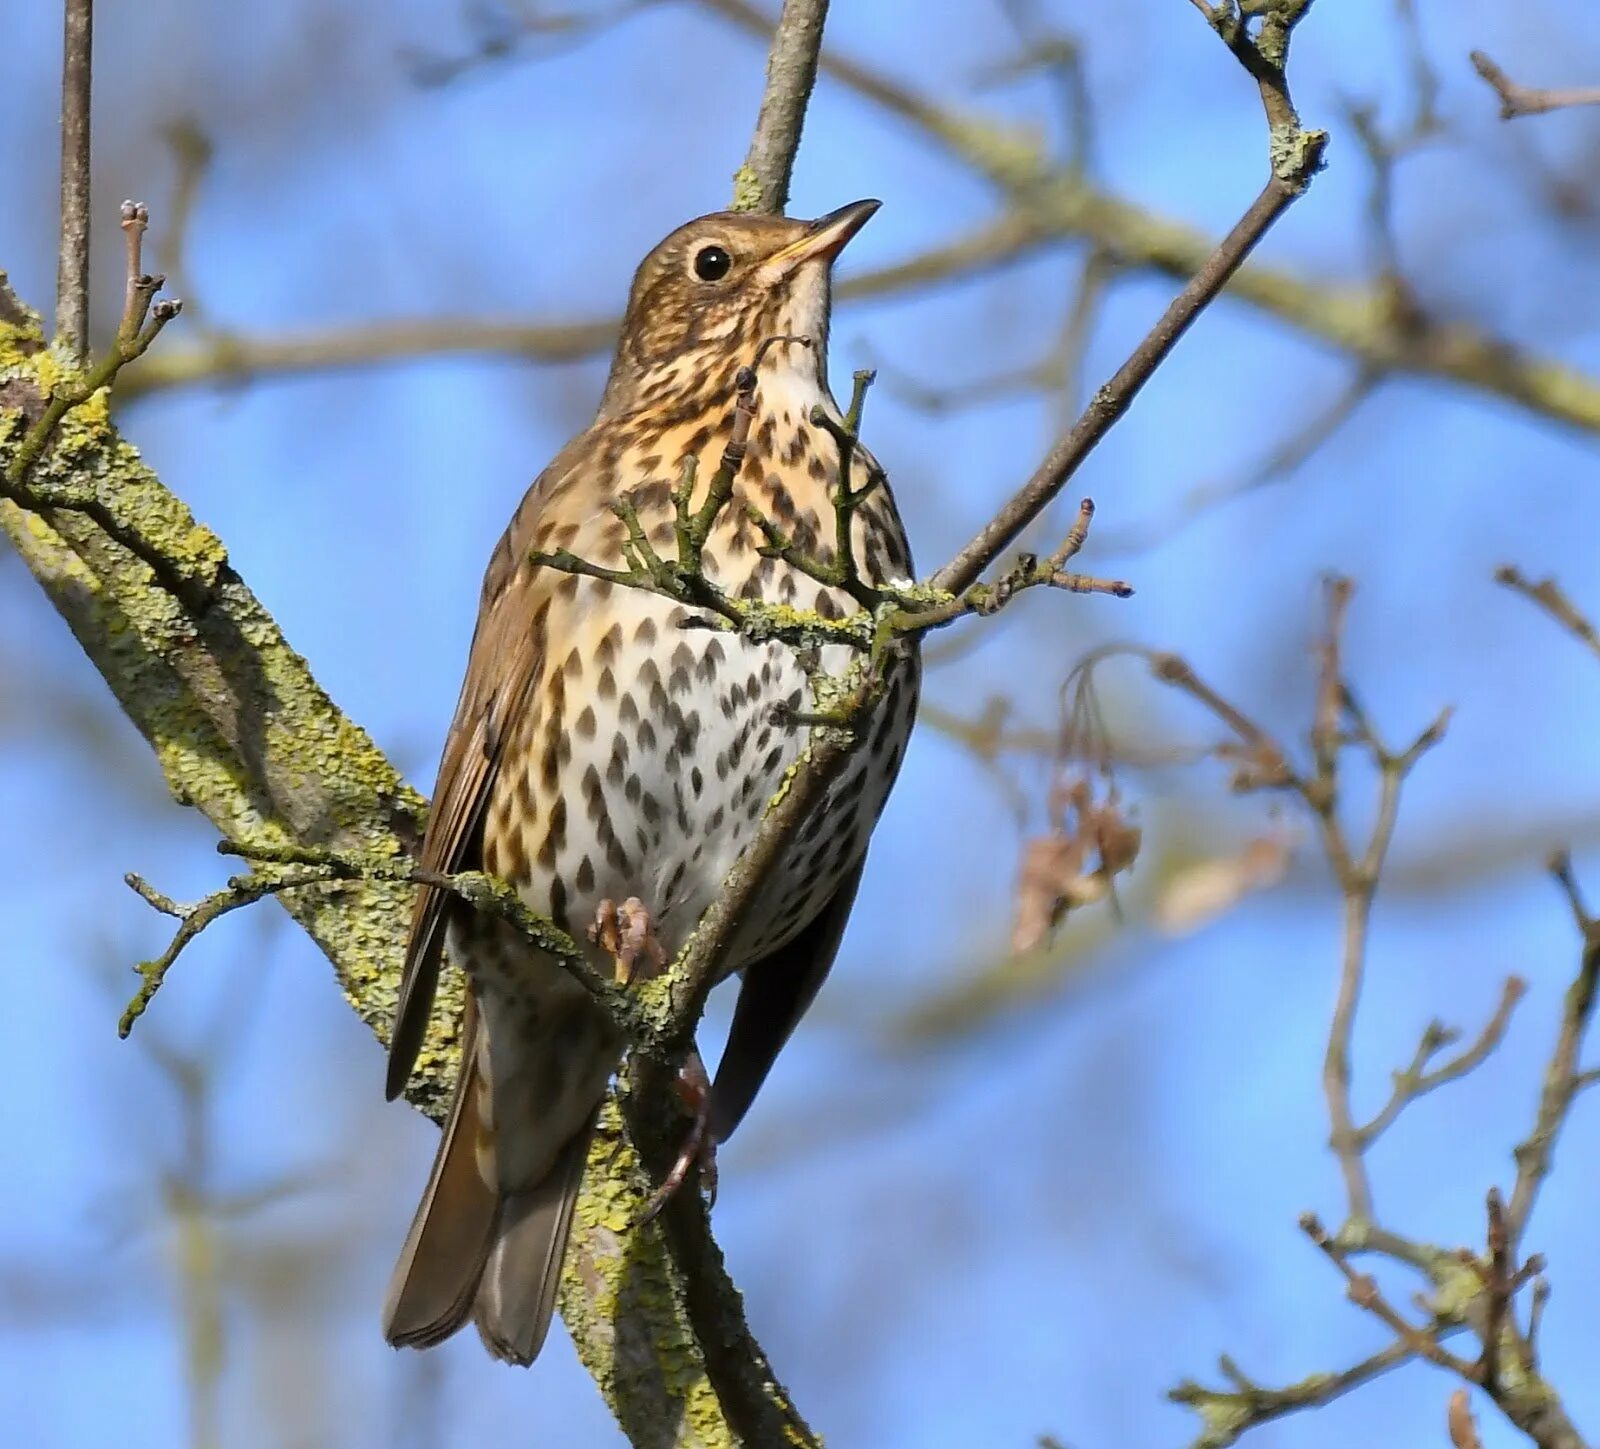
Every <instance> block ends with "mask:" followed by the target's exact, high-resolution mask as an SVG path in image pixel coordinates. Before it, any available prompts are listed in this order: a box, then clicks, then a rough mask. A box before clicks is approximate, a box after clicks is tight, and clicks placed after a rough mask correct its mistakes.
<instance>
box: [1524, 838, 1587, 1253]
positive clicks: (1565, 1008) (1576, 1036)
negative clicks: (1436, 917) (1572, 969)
mask: <svg viewBox="0 0 1600 1449" xmlns="http://www.w3.org/2000/svg"><path fill="white" fill-rule="evenodd" d="M1550 873H1551V874H1552V875H1553V876H1554V877H1555V880H1556V883H1557V885H1559V886H1560V887H1561V891H1562V893H1563V894H1564V895H1565V896H1566V898H1567V903H1568V905H1569V906H1570V907H1571V910H1572V914H1573V918H1574V920H1575V922H1576V923H1577V926H1578V932H1579V936H1580V938H1581V948H1580V951H1579V957H1578V971H1577V975H1576V976H1574V978H1573V980H1572V984H1571V985H1570V986H1569V987H1568V988H1567V995H1566V999H1565V1001H1564V1002H1563V1004H1562V1010H1561V1025H1560V1028H1559V1029H1558V1031H1557V1033H1556V1044H1555V1049H1554V1051H1553V1052H1552V1053H1551V1056H1550V1065H1549V1066H1548V1067H1547V1068H1546V1069H1545V1077H1544V1088H1543V1090H1542V1091H1541V1092H1540V1094H1539V1108H1538V1112H1537V1114H1536V1116H1535V1118H1534V1124H1533V1130H1532V1132H1530V1133H1529V1134H1528V1136H1527V1137H1526V1138H1525V1139H1524V1140H1523V1141H1522V1142H1520V1143H1518V1144H1517V1148H1516V1161H1517V1181H1516V1186H1515V1188H1514V1189H1513V1190H1512V1193H1511V1204H1510V1206H1509V1208H1508V1209H1507V1211H1506V1230H1507V1233H1508V1234H1509V1237H1510V1242H1511V1246H1512V1249H1513V1250H1515V1248H1516V1246H1517V1244H1518V1243H1520V1242H1521V1241H1522V1236H1523V1234H1524V1232H1526V1230H1527V1226H1528V1218H1529V1217H1530V1216H1531V1214H1532V1212H1533V1204H1534V1200H1535V1199H1536V1198H1537V1196H1538V1194H1539V1189H1540V1188H1541V1187H1542V1186H1543V1184H1544V1181H1545V1179H1546V1178H1547V1177H1548V1176H1549V1175H1550V1166H1551V1162H1552V1160H1553V1158H1554V1155H1555V1146H1556V1140H1557V1138H1558V1137H1559V1136H1560V1135H1561V1129H1562V1128H1563V1126H1565V1124H1566V1120H1567V1114H1568V1112H1570V1111H1571V1108H1572V1103H1573V1101H1574V1099H1575V1098H1576V1097H1577V1096H1578V1094H1579V1092H1581V1091H1582V1090H1583V1088H1584V1087H1585V1086H1586V1085H1588V1084H1589V1083H1590V1082H1592V1081H1593V1080H1594V1077H1593V1074H1592V1073H1586V1072H1583V1071H1581V1070H1580V1069H1579V1065H1578V1061H1579V1057H1580V1055H1581V1053H1582V1050H1583V1043H1584V1038H1585V1036H1586V1034H1587V1033H1588V1030H1589V1024H1590V1022H1591V1021H1592V1020H1593V1018H1594V1012H1595V998H1596V995H1597V987H1600V919H1597V918H1596V917H1594V916H1592V915H1590V914H1589V912H1588V908H1587V907H1586V906H1585V905H1584V903H1583V898H1582V896H1581V895H1580V894H1579V892H1578V884H1577V881H1576V879H1575V878H1574V877H1573V874H1572V862H1571V861H1570V860H1569V859H1568V858H1567V856H1566V854H1565V853H1560V854H1557V855H1556V856H1555V857H1554V858H1553V859H1552V860H1551V862H1550Z"/></svg>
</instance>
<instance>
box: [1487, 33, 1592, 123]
mask: <svg viewBox="0 0 1600 1449" xmlns="http://www.w3.org/2000/svg"><path fill="white" fill-rule="evenodd" d="M1467 58H1468V59H1469V60H1470V61H1471V62H1472V68H1473V69H1474V70H1475V71H1477V72H1478V74H1479V75H1481V76H1482V77H1483V78H1484V79H1485V80H1486V81H1488V82H1489V84H1490V85H1491V86H1492V87H1493V88H1494V93H1495V94H1496V95H1497V96H1499V97H1500V119H1501V120H1502V121H1511V120H1515V119H1516V118H1517V117H1518V116H1537V115H1539V114H1541V113H1542V112H1544V111H1560V110H1565V109H1566V108H1567V107H1569V106H1600V86H1568V87H1565V88H1550V89H1540V88H1537V87H1534V86H1521V85H1518V84H1517V83H1516V82H1515V81H1514V80H1512V79H1511V77H1510V76H1508V75H1507V74H1506V73H1505V72H1504V71H1503V70H1501V69H1500V67H1499V66H1497V65H1496V64H1495V63H1494V62H1493V61H1492V60H1490V59H1489V57H1488V56H1486V55H1485V54H1484V53H1483V52H1482V51H1481V50H1474V51H1472V52H1471V54H1470V55H1469V56H1468V57H1467Z"/></svg>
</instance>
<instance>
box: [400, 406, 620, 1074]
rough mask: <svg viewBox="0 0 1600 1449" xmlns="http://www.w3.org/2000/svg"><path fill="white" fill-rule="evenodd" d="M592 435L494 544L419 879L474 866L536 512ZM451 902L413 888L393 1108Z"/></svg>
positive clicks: (508, 720)
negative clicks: (422, 875)
mask: <svg viewBox="0 0 1600 1449" xmlns="http://www.w3.org/2000/svg"><path fill="white" fill-rule="evenodd" d="M590 437H591V435H590V434H588V433H584V434H580V435H579V436H578V437H576V438H574V439H573V440H572V442H570V443H568V444H567V446H566V447H565V448H563V449H562V451H561V452H560V453H559V454H557V455H556V458H555V460H554V462H552V463H551V464H550V466H549V467H548V468H546V469H545V471H544V472H543V473H542V474H540V475H539V478H538V479H537V480H536V481H535V483H534V485H533V487H531V488H530V489H529V490H528V491H527V493H526V494H524V495H523V499H522V502H521V503H520V504H519V505H518V506H517V511H516V512H515V513H514V514H513V515H512V517H511V523H510V524H509V526H508V527H507V528H506V531H505V532H504V533H503V534H502V535H501V536H500V542H499V543H498V544H496V545H495V550H494V554H493V556H492V557H491V558H490V560H489V568H488V571H487V572H486V573H485V574H484V579H483V600H482V603H481V605H480V606H479V610H478V627H477V629H476V630H475V631H474V633H473V636H472V653H471V655H470V656H469V657H468V659H467V677H466V679H465V681H464V682H463V683H462V686H461V698H460V700H458V701H457V703H456V713H455V718H454V719H453V720H452V721H451V724H450V733H449V734H448V735H447V736H446V737H445V744H444V757H443V759H442V760H441V761H440V763H439V780H438V783H437V784H436V785H435V786H434V791H433V804H432V806H431V808H430V809H429V811H428V830H427V834H426V835H425V836H424V837H423V840H422V855H421V858H420V860H419V862H418V864H420V865H421V866H422V868H423V869H424V870H431V871H439V872H441V873H443V874H453V873H454V872H456V871H459V870H463V869H467V868H469V866H470V865H471V864H472V863H475V859H476V855H477V849H478V845H479V842H480V840H481V837H482V826H483V816H484V811H485V810H486V809H487V808H488V804H489V796H490V792H491V790H492V789H493V785H494V778H495V772H496V770H497V769H498V768H499V764H500V754H501V750H502V748H503V746H504V743H505V741H506V739H507V738H508V737H510V736H511V734H512V733H513V732H514V731H515V728H516V725H517V721H518V720H519V719H520V718H521V716H522V712H523V710H524V709H525V708H526V707H527V699H528V692H529V689H530V688H531V687H532V684H533V681H534V679H535V678H536V677H537V675H538V664H539V659H540V657H541V641H540V640H539V639H537V638H536V637H535V635H534V631H533V628H532V623H533V617H534V612H535V609H536V608H537V606H538V601H539V599H540V597H541V596H542V594H543V592H544V590H545V589H546V588H548V586H549V584H548V580H549V573H548V570H545V569H539V568H535V567H533V566H532V565H530V564H529V563H528V562H527V557H528V554H529V552H530V551H531V550H532V548H533V546H534V543H535V537H536V533H537V528H538V523H539V514H540V509H541V508H542V507H543V505H544V503H545V501H546V500H547V498H548V496H549V494H550V492H551V490H552V489H553V488H554V486H555V485H556V484H557V483H558V482H559V481H560V480H561V479H563V478H564V477H566V476H567V475H568V474H570V473H571V472H572V471H573V470H574V468H576V467H578V466H580V465H581V464H582V463H583V461H584V460H585V458H586V457H587V454H588V451H589V441H590ZM449 905H450V897H449V893H448V892H446V891H442V890H440V889H438V888H437V887H435V886H419V887H418V889H417V899H416V905H415V906H414V907H413V909H412V912H411V934H410V936H409V938H408V939H407V941H406V962H405V974H404V976H403V977H402V979H401V983H400V995H399V999H398V1001H397V1003H396V1005H395V1016H394V1031H393V1033H392V1034H391V1036H390V1039H389V1074H388V1080H387V1083H386V1086H385V1091H386V1093H387V1095H388V1097H389V1099H390V1100H391V1101H393V1100H394V1098H396V1097H398V1096H399V1095H400V1093H401V1092H403V1091H404V1090H405V1086H406V1082H407V1081H408V1080H409V1079H410V1076H411V1069H412V1067H413V1066H415V1065H416V1060H417V1053H418V1051H420V1050H421V1048H422V1039H423V1037H424V1036H425V1035H426V1033H427V1030H428V1014H429V1012H430V1011H431V1010H432V1008H433V995H434V989H435V987H436V986H437V984H438V980H439V961H440V958H441V957H442V955H443V954H444V938H445V928H446V926H447V925H448V924H449V917H450V911H449Z"/></svg>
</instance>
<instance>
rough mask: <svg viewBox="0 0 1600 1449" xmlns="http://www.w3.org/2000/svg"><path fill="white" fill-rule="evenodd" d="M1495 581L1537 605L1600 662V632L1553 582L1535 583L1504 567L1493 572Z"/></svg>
mask: <svg viewBox="0 0 1600 1449" xmlns="http://www.w3.org/2000/svg"><path fill="white" fill-rule="evenodd" d="M1494 580H1495V582H1496V583H1497V584H1504V585H1505V587H1506V588H1508V589H1511V590H1513V591H1514V592H1515V593H1519V594H1521V595H1522V596H1523V598H1525V599H1528V600H1530V601H1531V602H1532V603H1535V604H1537V605H1538V606H1539V607H1540V608H1541V609H1543V610H1544V611H1545V613H1547V614H1548V615H1549V616H1550V617H1551V618H1552V619H1554V620H1555V621H1556V623H1558V624H1559V625H1561V627H1562V628H1563V629H1565V630H1566V631H1567V632H1568V633H1569V634H1571V635H1573V637H1574V638H1576V639H1578V640H1579V641H1580V642H1581V643H1582V644H1583V645H1584V646H1585V647H1586V648H1587V649H1588V650H1589V652H1590V653H1591V654H1593V655H1594V656H1595V658H1597V659H1600V630H1597V629H1596V628H1595V626H1594V625H1593V624H1592V623H1591V622H1590V621H1589V620H1588V619H1587V618H1585V617H1584V615H1583V614H1581V613H1580V612H1579V611H1578V608H1577V605H1575V604H1574V603H1573V602H1572V600H1571V599H1569V598H1568V597H1567V596H1566V595H1565V594H1564V593H1563V592H1562V591H1561V588H1560V586H1559V585H1558V584H1557V583H1556V581H1555V580H1554V579H1541V580H1540V581H1539V582H1538V583H1534V582H1533V581H1532V580H1531V579H1529V578H1528V577H1527V575H1526V574H1524V573H1523V572H1522V570H1521V569H1519V568H1517V567H1516V565H1515V564H1502V565H1501V566H1500V567H1499V568H1497V569H1496V570H1495V571H1494Z"/></svg>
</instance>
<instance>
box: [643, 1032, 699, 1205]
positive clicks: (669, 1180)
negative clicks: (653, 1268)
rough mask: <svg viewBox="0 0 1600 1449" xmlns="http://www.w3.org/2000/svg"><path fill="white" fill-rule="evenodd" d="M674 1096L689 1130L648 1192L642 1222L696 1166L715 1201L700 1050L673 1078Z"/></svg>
mask: <svg viewBox="0 0 1600 1449" xmlns="http://www.w3.org/2000/svg"><path fill="white" fill-rule="evenodd" d="M677 1088H678V1095H679V1097H681V1098H682V1100H683V1104H684V1106H686V1107H687V1108H688V1109H689V1112H690V1115H691V1117H692V1119H693V1120H692V1121H691V1122H690V1125H689V1131H688V1132H687V1133H686V1134H685V1136H684V1139H683V1146H682V1147H681V1148H679V1149H678V1156H677V1159H676V1160H675V1161H674V1162H673V1164H672V1167H671V1168H670V1170H669V1171H668V1172H667V1175H666V1176H665V1177H664V1178H663V1179H662V1180H661V1185H660V1186H659V1187H658V1188H656V1190H655V1191H654V1192H653V1193H651V1194H650V1201H649V1202H647V1203H646V1204H645V1208H644V1212H643V1213H642V1214H641V1215H640V1217H639V1222H640V1223H641V1225H642V1224H644V1223H647V1222H649V1221H650V1220H651V1219H652V1218H654V1217H655V1216H656V1214H658V1213H659V1212H660V1211H661V1209H662V1208H664V1207H665V1206H666V1205H667V1203H668V1202H670V1201H671V1200H672V1197H673V1195H674V1194H675V1193H676V1192H677V1191H678V1189H679V1188H680V1187H682V1186H683V1184H684V1183H685V1182H686V1181H687V1180H688V1177H689V1169H690V1168H691V1167H695V1166H698V1167H699V1168H700V1181H701V1182H702V1183H703V1184H704V1185H705V1190H706V1196H707V1198H708V1200H709V1201H710V1202H711V1203H712V1204H713V1205H715V1203H716V1200H717V1139H716V1138H715V1137H714V1136H712V1134H711V1127H710V1116H711V1078H710V1077H709V1076H707V1074H706V1064H705V1063H704V1062H703V1061H701V1060H700V1053H699V1052H698V1051H693V1050H691V1051H690V1053H689V1057H688V1060H687V1061H685V1062H684V1064H683V1070H682V1071H680V1072H679V1073H678V1077H677Z"/></svg>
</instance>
